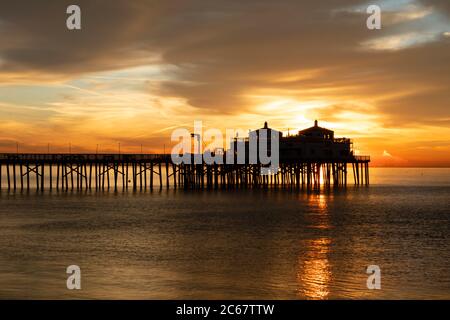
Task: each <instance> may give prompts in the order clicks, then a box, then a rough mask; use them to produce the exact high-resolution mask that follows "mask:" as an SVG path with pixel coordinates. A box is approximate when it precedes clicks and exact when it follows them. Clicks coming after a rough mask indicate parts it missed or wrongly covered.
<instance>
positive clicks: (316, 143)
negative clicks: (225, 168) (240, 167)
mask: <svg viewBox="0 0 450 320" xmlns="http://www.w3.org/2000/svg"><path fill="white" fill-rule="evenodd" d="M263 129H265V130H266V131H265V134H262V130H263ZM272 134H274V135H278V139H279V152H280V160H281V161H287V162H291V161H298V160H306V161H322V160H323V161H328V160H336V161H340V160H348V159H350V158H351V157H353V150H352V149H353V143H352V141H351V140H350V139H347V138H335V137H334V131H332V130H329V129H326V128H323V127H320V126H319V125H318V121H317V120H315V121H314V126H313V127H310V128H307V129H304V130H300V131H299V132H298V134H296V135H289V136H285V137H283V133H282V132H280V131H277V130H275V129H272V128H270V127H269V126H268V124H267V122H265V123H264V127H263V128H260V129H257V130H254V131H250V132H249V137H252V136H253V137H256V142H257V143H255V145H257V146H258V149H257V150H258V152H259V145H260V143H261V144H263V145H264V144H265V145H266V146H267V149H266V150H268V156H270V155H271V154H270V150H271V145H272V137H273V136H272ZM262 139H263V141H261V140H262ZM229 150H233V152H234V154H235V155H237V154H238V150H245V157H246V159H247V160H248V155H249V138H238V137H236V138H234V139H233V141H232V142H231V145H230V149H229ZM258 154H259V153H258Z"/></svg>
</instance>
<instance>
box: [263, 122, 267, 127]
mask: <svg viewBox="0 0 450 320" xmlns="http://www.w3.org/2000/svg"><path fill="white" fill-rule="evenodd" d="M264 129H267V121H266V122H264Z"/></svg>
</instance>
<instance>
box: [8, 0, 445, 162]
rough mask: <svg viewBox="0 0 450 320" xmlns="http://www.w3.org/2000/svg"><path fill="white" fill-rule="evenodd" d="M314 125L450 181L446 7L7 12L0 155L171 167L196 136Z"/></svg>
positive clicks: (104, 5) (47, 4)
mask: <svg viewBox="0 0 450 320" xmlns="http://www.w3.org/2000/svg"><path fill="white" fill-rule="evenodd" d="M71 4H77V5H79V7H80V8H81V25H82V29H81V30H68V29H67V27H66V19H67V17H68V14H66V8H67V7H68V6H69V5H71ZM372 4H376V5H379V6H380V8H381V21H382V28H381V29H380V30H369V29H368V28H367V27H366V19H367V18H368V16H369V15H368V14H367V13H366V8H367V7H368V6H369V5H372ZM315 119H317V120H318V121H319V125H320V126H323V127H327V128H329V129H332V130H334V131H335V136H338V137H347V138H352V139H353V141H354V148H355V152H356V153H358V154H360V155H370V156H371V159H372V165H375V166H450V1H448V0H396V1H394V0H383V1H369V2H365V1H355V0H329V1H300V0H292V1H291V0H283V1H273V0H255V1H254V0H246V1H234V0H214V1H208V0H205V1H196V0H193V1H169V0H168V1H147V0H136V1H129V0H109V1H103V0H76V1H74V0H71V1H65V0H54V1H51V0H42V1H31V0H28V1H23V0H15V1H6V0H1V1H0V152H16V151H17V148H18V149H19V151H20V152H48V151H50V152H68V151H69V148H70V150H71V151H72V152H96V150H98V151H99V152H117V151H118V146H119V144H120V148H121V152H140V150H141V148H142V150H143V151H144V152H163V151H164V150H165V151H167V150H169V149H170V147H171V146H172V145H174V144H175V143H176V142H171V139H170V136H171V133H172V131H173V130H174V129H177V128H182V127H184V128H188V129H192V127H193V126H194V121H202V123H203V126H204V128H205V129H208V128H218V129H219V130H222V131H223V132H225V130H226V129H238V128H239V129H243V130H245V131H248V130H249V129H252V130H253V129H256V128H259V127H261V126H262V125H263V123H264V121H268V122H269V126H270V127H273V128H275V129H278V130H281V131H283V132H284V133H287V132H288V131H289V132H290V133H291V134H292V133H295V132H296V131H298V130H300V129H304V128H307V127H310V126H311V125H312V124H313V121H314V120H315ZM69 146H70V147H69Z"/></svg>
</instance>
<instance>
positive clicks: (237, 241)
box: [0, 168, 450, 299]
mask: <svg viewBox="0 0 450 320" xmlns="http://www.w3.org/2000/svg"><path fill="white" fill-rule="evenodd" d="M370 175H371V176H370V181H371V185H370V186H368V187H365V186H360V187H355V186H348V187H346V188H339V189H333V188H331V189H324V188H322V189H321V190H316V191H306V190H297V189H281V188H271V189H235V190H217V191H199V190H180V189H177V190H174V189H168V190H167V189H165V188H163V189H162V190H159V188H158V189H156V190H153V191H149V190H147V191H132V190H128V191H118V192H114V191H56V190H53V191H36V190H30V191H25V190H24V191H20V190H16V191H8V190H5V189H3V190H1V191H0V298H2V299H450V169H432V168H425V169H424V168H371V171H370ZM350 180H351V179H350ZM3 181H4V179H3ZM69 265H77V266H79V267H80V270H81V290H68V289H67V287H66V280H67V277H68V276H69V275H68V274H67V273H66V268H67V267H68V266H69ZM369 265H377V266H379V268H380V271H381V288H380V289H379V290H377V289H372V290H370V289H368V288H367V283H366V282H367V279H368V277H369V274H367V273H366V271H367V267H368V266H369Z"/></svg>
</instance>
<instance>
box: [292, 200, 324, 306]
mask: <svg viewBox="0 0 450 320" xmlns="http://www.w3.org/2000/svg"><path fill="white" fill-rule="evenodd" d="M309 200H310V205H311V208H312V209H313V210H314V211H315V213H314V214H312V217H311V222H312V223H311V225H310V227H311V228H314V229H320V230H324V231H325V230H328V229H330V228H331V225H330V221H329V212H328V201H329V199H328V197H327V196H326V195H323V194H319V195H312V196H311V197H310V198H309ZM324 231H320V232H321V233H323V232H324ZM330 246H331V238H329V237H327V236H325V235H320V236H319V237H318V238H314V239H308V240H306V241H305V242H304V243H303V247H302V253H301V254H300V255H299V259H298V260H299V271H298V273H297V281H298V284H299V290H298V293H299V295H300V296H302V297H306V298H307V299H327V298H328V296H329V294H330V290H329V285H330V282H331V280H332V273H331V266H330V262H329V259H328V255H329V253H330Z"/></svg>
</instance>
